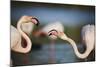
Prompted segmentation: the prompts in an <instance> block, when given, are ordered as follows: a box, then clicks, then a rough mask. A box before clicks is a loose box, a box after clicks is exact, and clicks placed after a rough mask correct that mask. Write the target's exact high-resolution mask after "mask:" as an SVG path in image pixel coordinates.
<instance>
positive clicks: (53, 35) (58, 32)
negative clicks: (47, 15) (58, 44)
mask: <svg viewBox="0 0 100 67" xmlns="http://www.w3.org/2000/svg"><path fill="white" fill-rule="evenodd" d="M43 32H45V33H46V34H47V35H48V36H49V38H50V39H57V37H59V38H61V39H62V40H65V41H68V42H69V43H70V44H71V45H72V47H73V49H74V52H75V54H76V56H77V57H78V58H80V59H85V58H87V57H88V56H89V54H90V53H91V51H92V50H93V49H94V44H95V40H94V39H95V26H94V25H90V24H88V25H85V26H83V28H82V40H83V42H84V43H85V45H86V50H85V52H84V53H80V52H79V50H78V48H77V46H76V43H75V41H74V40H72V39H71V38H69V37H68V36H67V35H66V34H65V33H64V27H63V25H62V24H61V23H60V22H56V23H51V24H48V25H47V26H45V27H44V28H43Z"/></svg>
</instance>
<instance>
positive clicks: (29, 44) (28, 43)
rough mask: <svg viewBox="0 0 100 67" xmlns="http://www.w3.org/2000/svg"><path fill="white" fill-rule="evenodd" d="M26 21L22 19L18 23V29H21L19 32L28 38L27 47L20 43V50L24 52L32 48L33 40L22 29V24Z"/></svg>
mask: <svg viewBox="0 0 100 67" xmlns="http://www.w3.org/2000/svg"><path fill="white" fill-rule="evenodd" d="M22 23H24V22H22V21H19V22H18V24H17V29H18V31H19V33H20V34H21V36H22V37H23V38H24V39H25V40H26V43H27V46H26V47H25V48H23V47H22V45H21V44H20V47H19V48H20V51H21V52H23V53H26V52H29V51H30V49H31V45H32V43H31V40H30V38H29V37H28V36H27V35H26V34H25V33H24V32H23V31H22V30H21V24H22Z"/></svg>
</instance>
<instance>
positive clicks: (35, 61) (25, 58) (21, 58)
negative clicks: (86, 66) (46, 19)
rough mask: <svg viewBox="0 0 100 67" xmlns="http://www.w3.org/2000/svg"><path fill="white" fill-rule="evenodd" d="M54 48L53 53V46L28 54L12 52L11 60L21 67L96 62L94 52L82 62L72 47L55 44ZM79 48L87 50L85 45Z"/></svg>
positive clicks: (43, 46) (43, 47) (46, 45)
mask: <svg viewBox="0 0 100 67" xmlns="http://www.w3.org/2000/svg"><path fill="white" fill-rule="evenodd" d="M53 46H54V50H53V52H52V50H51V44H45V45H42V46H40V47H41V48H40V49H37V50H34V49H32V51H31V52H29V53H27V54H20V53H16V52H12V53H11V54H12V55H11V58H12V60H13V64H14V65H15V66H16V65H17V66H19V65H40V64H51V63H52V64H53V63H54V64H57V63H73V62H84V61H95V53H94V52H95V51H94V50H93V51H92V52H91V54H90V55H89V57H88V58H86V59H83V60H82V59H78V58H77V57H76V55H75V53H74V51H73V48H72V46H71V45H69V44H55V45H53ZM78 48H79V51H80V52H84V50H85V47H84V46H83V45H78ZM53 53H54V54H53ZM50 54H51V55H50ZM52 54H53V55H52Z"/></svg>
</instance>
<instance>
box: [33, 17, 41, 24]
mask: <svg viewBox="0 0 100 67" xmlns="http://www.w3.org/2000/svg"><path fill="white" fill-rule="evenodd" d="M32 19H35V20H36V21H37V24H36V26H39V25H40V23H39V20H38V19H37V18H32Z"/></svg>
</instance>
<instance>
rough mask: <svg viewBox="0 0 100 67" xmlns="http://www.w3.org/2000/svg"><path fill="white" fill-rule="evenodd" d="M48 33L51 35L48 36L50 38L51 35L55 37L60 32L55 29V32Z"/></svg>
mask: <svg viewBox="0 0 100 67" xmlns="http://www.w3.org/2000/svg"><path fill="white" fill-rule="evenodd" d="M48 33H49V35H48V36H51V35H55V36H57V34H58V31H57V30H55V29H53V30H50V31H49V32H48Z"/></svg>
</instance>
